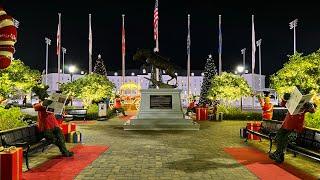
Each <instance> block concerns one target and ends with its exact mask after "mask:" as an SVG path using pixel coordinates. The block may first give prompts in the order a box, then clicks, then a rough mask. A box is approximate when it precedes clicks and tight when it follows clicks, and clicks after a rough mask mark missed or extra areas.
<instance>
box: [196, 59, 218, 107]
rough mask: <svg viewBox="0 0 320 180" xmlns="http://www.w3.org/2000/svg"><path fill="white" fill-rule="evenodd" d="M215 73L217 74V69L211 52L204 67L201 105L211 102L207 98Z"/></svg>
mask: <svg viewBox="0 0 320 180" xmlns="http://www.w3.org/2000/svg"><path fill="white" fill-rule="evenodd" d="M215 75H217V69H216V66H215V64H214V60H213V58H212V55H211V54H209V56H208V59H207V63H206V66H205V69H204V77H203V81H202V86H201V93H200V99H199V105H206V104H208V103H209V100H208V99H207V96H208V90H209V88H210V86H211V79H212V78H213V76H215Z"/></svg>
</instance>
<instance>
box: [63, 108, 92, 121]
mask: <svg viewBox="0 0 320 180" xmlns="http://www.w3.org/2000/svg"><path fill="white" fill-rule="evenodd" d="M65 112H66V115H65V118H67V119H75V118H83V120H85V119H86V116H87V110H86V109H67V110H65Z"/></svg>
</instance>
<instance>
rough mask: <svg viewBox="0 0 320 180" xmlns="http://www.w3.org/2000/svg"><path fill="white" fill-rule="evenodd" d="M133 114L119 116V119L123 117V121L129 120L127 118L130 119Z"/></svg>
mask: <svg viewBox="0 0 320 180" xmlns="http://www.w3.org/2000/svg"><path fill="white" fill-rule="evenodd" d="M132 116H133V115H127V116H122V115H121V116H119V119H121V120H123V121H127V120H129V119H131V118H132Z"/></svg>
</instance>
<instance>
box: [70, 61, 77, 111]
mask: <svg viewBox="0 0 320 180" xmlns="http://www.w3.org/2000/svg"><path fill="white" fill-rule="evenodd" d="M76 70H77V67H76V66H74V65H70V66H69V72H70V81H71V82H72V76H73V73H75V72H76ZM70 103H71V106H72V98H71V102H70Z"/></svg>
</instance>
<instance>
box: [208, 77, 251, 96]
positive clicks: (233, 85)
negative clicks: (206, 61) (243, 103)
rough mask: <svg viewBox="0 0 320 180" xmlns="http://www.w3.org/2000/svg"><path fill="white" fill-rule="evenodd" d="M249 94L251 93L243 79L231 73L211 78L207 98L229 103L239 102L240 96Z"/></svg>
mask: <svg viewBox="0 0 320 180" xmlns="http://www.w3.org/2000/svg"><path fill="white" fill-rule="evenodd" d="M251 93H252V91H251V89H250V87H249V85H248V83H247V81H246V80H245V79H244V78H243V77H241V76H239V75H235V74H232V73H222V74H221V75H219V76H214V77H213V78H212V80H211V87H210V90H209V92H208V98H209V99H211V100H216V99H217V100H224V101H227V102H230V101H235V100H239V99H240V98H241V97H242V96H249V95H251Z"/></svg>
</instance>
